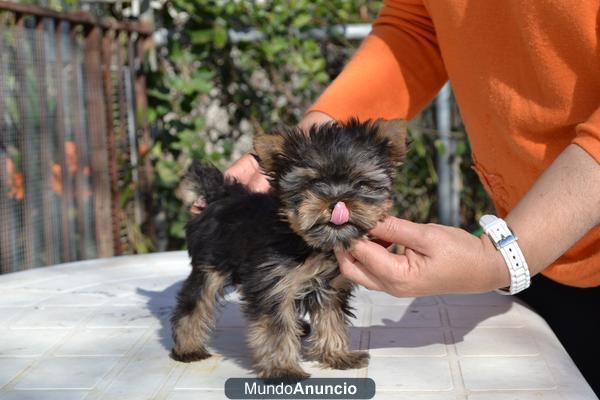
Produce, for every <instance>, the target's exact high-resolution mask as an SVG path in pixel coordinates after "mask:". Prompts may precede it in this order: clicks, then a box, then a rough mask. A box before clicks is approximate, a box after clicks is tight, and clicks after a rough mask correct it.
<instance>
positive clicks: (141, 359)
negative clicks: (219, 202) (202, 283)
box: [0, 252, 596, 400]
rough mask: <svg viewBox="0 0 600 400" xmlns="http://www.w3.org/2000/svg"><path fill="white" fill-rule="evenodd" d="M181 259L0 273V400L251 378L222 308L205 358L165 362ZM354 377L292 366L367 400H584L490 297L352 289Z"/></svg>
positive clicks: (518, 320)
mask: <svg viewBox="0 0 600 400" xmlns="http://www.w3.org/2000/svg"><path fill="white" fill-rule="evenodd" d="M188 272H189V264H188V258H187V255H186V254H185V253H183V252H176V253H161V254H154V255H144V256H131V257H119V258H113V259H103V260H94V261H85V262H79V263H72V264H63V265H59V266H55V267H50V268H40V269H36V270H32V271H27V272H21V273H15V274H9V275H3V276H0V400H4V399H44V400H53V399H57V400H58V399H60V400H71V399H84V398H85V399H126V400H135V399H169V400H175V399H202V400H210V399H222V398H224V394H223V383H224V381H225V380H226V379H227V378H229V377H249V376H251V373H250V370H249V369H248V367H249V361H248V351H247V349H246V346H245V344H244V335H245V330H244V320H243V318H242V317H241V314H240V312H239V309H238V307H237V304H236V303H235V302H231V303H229V304H227V305H226V306H225V308H224V310H223V313H222V314H221V317H220V319H219V323H218V329H217V331H216V333H215V334H214V335H213V337H214V340H213V343H212V346H213V349H214V351H215V353H217V354H218V355H216V356H213V357H212V358H210V359H208V360H205V361H202V362H198V363H193V364H182V363H178V362H175V361H173V360H171V359H170V358H169V357H168V353H169V350H170V348H171V338H170V336H171V335H170V327H169V323H168V319H169V314H170V311H171V309H172V307H173V304H174V299H175V294H176V292H177V289H178V287H179V284H180V283H181V281H182V279H183V278H184V277H185V276H187V273H188ZM355 306H356V308H357V319H356V320H355V321H354V327H353V328H352V330H351V335H352V339H353V346H354V347H355V348H360V349H368V350H369V351H370V353H371V361H370V364H369V366H368V368H365V369H362V370H350V371H334V370H327V369H319V367H318V366H316V365H314V364H311V363H306V365H305V368H306V369H307V370H308V371H310V372H311V373H312V374H313V376H314V377H335V376H340V377H371V378H373V379H374V380H375V382H376V385H377V395H376V398H377V399H411V400H438V399H444V400H446V399H448V400H450V399H452V400H456V399H469V400H484V399H486V400H487V399H489V400H512V399H518V400H530V399H549V400H556V399H565V400H577V399H596V396H594V394H593V392H592V391H591V389H590V388H589V386H588V385H587V383H586V382H585V381H584V379H583V378H582V376H581V374H580V373H579V371H578V370H577V369H576V367H575V366H574V364H573V362H572V361H571V359H570V358H569V356H568V355H567V354H566V352H565V351H564V349H563V348H562V346H561V345H560V344H559V342H558V340H557V339H556V337H555V336H554V334H553V333H552V332H551V330H550V329H549V328H548V326H547V325H546V323H545V322H544V321H543V320H542V319H541V318H540V317H538V316H537V315H536V314H535V313H533V312H531V311H530V310H529V309H527V308H526V307H524V306H522V305H521V304H519V303H516V302H513V300H512V299H511V298H510V297H504V296H500V295H495V294H485V295H472V296H441V297H428V298H421V299H396V298H393V297H390V296H387V295H384V294H382V293H376V292H368V291H366V290H359V291H358V293H357V296H356V301H355Z"/></svg>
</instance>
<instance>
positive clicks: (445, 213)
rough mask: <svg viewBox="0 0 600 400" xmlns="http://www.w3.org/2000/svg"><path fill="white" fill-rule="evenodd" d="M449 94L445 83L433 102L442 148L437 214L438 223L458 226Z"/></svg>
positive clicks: (455, 168) (454, 145)
mask: <svg viewBox="0 0 600 400" xmlns="http://www.w3.org/2000/svg"><path fill="white" fill-rule="evenodd" d="M451 93H452V89H451V88H450V83H449V82H447V83H446V84H445V85H444V86H443V87H442V90H441V91H440V93H439V94H438V96H437V98H436V100H435V105H436V121H437V131H438V132H439V134H440V141H441V147H442V149H441V151H440V152H438V157H437V166H438V177H439V181H438V214H439V219H440V223H442V224H444V225H450V226H458V225H460V209H459V207H460V175H459V171H458V163H457V160H456V157H455V153H456V142H455V140H454V138H453V137H452V132H451V128H452V118H451V117H452V114H451V111H450V110H451V108H450V96H451Z"/></svg>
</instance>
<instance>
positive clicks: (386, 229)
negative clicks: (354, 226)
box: [369, 216, 426, 253]
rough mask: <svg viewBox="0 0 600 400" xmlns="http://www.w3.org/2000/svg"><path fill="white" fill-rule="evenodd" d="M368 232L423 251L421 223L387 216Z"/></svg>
mask: <svg viewBox="0 0 600 400" xmlns="http://www.w3.org/2000/svg"><path fill="white" fill-rule="evenodd" d="M369 233H370V234H371V235H372V236H374V237H376V238H378V239H381V240H385V241H387V242H391V243H396V244H400V245H403V246H405V247H408V248H409V249H413V250H416V251H418V252H420V253H425V251H424V250H425V248H426V242H425V240H423V237H424V226H423V225H422V224H417V223H414V222H410V221H407V220H405V219H400V218H396V217H391V216H388V217H386V219H384V220H383V221H380V222H378V223H377V225H375V227H374V228H373V229H371V231H370V232H369Z"/></svg>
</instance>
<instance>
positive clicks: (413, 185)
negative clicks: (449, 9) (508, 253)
mask: <svg viewBox="0 0 600 400" xmlns="http://www.w3.org/2000/svg"><path fill="white" fill-rule="evenodd" d="M380 6H381V2H380V1H374V2H373V1H366V0H357V1H347V0H316V1H312V0H288V1H283V0H278V1H275V0H270V1H269V0H256V1H234V0H221V1H216V0H172V1H171V2H169V3H167V5H166V8H165V9H164V10H163V12H162V14H161V15H160V16H159V18H158V19H159V21H161V23H162V24H163V26H164V28H165V29H166V30H167V31H168V32H169V34H168V40H167V42H166V44H165V45H164V46H162V47H161V48H159V49H158V50H157V52H158V54H157V55H158V60H159V61H158V63H159V64H158V68H157V71H156V72H155V73H153V74H152V75H151V76H150V79H149V88H150V90H149V91H148V94H149V98H150V106H151V108H150V118H151V122H152V124H153V127H154V133H155V138H156V139H155V145H154V148H153V149H152V152H151V157H152V160H153V164H154V167H155V171H156V177H155V183H156V190H155V195H156V201H157V204H158V209H159V210H160V213H161V215H159V220H161V221H164V223H163V225H162V226H163V231H164V232H166V236H168V243H166V244H163V245H159V246H158V248H159V249H165V248H171V249H173V248H180V247H181V246H182V244H183V226H184V224H185V221H187V220H188V219H189V211H188V206H185V205H183V204H182V201H183V199H184V197H185V196H184V191H183V190H182V188H181V187H180V185H181V179H182V176H183V173H184V171H185V169H186V168H187V166H188V165H189V163H190V161H191V160H192V159H203V160H209V161H212V162H213V163H215V164H216V165H217V166H219V167H222V168H225V167H226V166H227V165H228V164H229V163H231V161H233V160H235V159H237V158H238V157H239V156H240V155H241V154H243V152H245V151H247V150H249V148H250V143H251V140H250V138H251V136H252V135H253V134H255V133H256V132H261V131H271V130H273V129H276V128H277V126H279V125H282V124H286V125H292V124H295V123H297V121H298V120H299V119H300V118H301V116H302V113H303V112H304V111H305V110H306V108H307V107H308V106H309V105H310V104H311V102H312V101H314V100H315V99H316V97H317V96H318V95H319V94H320V93H321V92H322V91H323V89H324V88H325V87H326V85H327V84H328V83H329V82H330V81H331V80H332V79H333V78H334V77H335V76H336V75H337V73H339V70H340V69H341V67H342V66H343V64H344V63H345V62H346V61H347V59H348V57H349V56H350V55H351V53H352V52H353V51H354V50H355V49H356V46H357V45H358V43H357V42H348V41H346V40H344V39H343V38H342V37H339V36H336V34H335V32H334V30H333V29H332V28H333V26H335V25H337V24H344V23H355V22H371V21H372V20H373V19H374V17H375V15H376V13H377V11H378V9H379V7H380ZM251 28H252V29H256V30H258V32H259V33H260V40H254V41H245V42H238V43H234V42H233V40H232V37H231V36H230V35H229V30H235V31H239V32H248V30H249V29H251ZM315 29H324V30H326V31H328V32H329V33H330V35H329V37H328V38H327V39H326V40H319V39H317V38H315V37H314V35H312V34H311V33H312V32H314V30H315ZM416 124H417V125H419V124H421V120H417V121H416ZM435 139H436V136H435V135H430V134H423V133H422V132H421V131H419V130H418V129H416V130H413V135H412V139H411V140H412V145H411V152H410V154H409V156H408V160H407V163H406V165H405V167H404V170H403V173H402V174H401V177H400V178H399V180H398V184H397V188H398V192H399V194H398V207H397V213H398V214H399V215H401V216H403V217H405V218H409V219H411V220H414V221H420V222H425V221H431V220H435V215H436V206H437V201H436V184H437V175H436V171H435V157H436V151H437V150H436V141H435ZM466 146H467V145H466V144H464V143H463V144H461V145H460V148H461V151H464V154H465V158H464V160H465V162H464V163H463V164H462V165H463V167H464V168H467V169H468V168H469V166H470V163H469V159H468V154H467V151H466V150H465V149H466ZM438 150H441V149H438ZM465 166H466V167H465ZM474 182H476V180H472V181H469V182H467V183H466V184H465V186H469V187H470V186H471V185H472V184H473V183H474ZM467 195H468V196H474V197H473V198H471V199H470V202H471V203H470V204H471V205H473V206H474V207H479V206H480V205H481V204H484V203H485V201H486V200H485V197H484V196H483V197H482V196H480V195H481V193H470V192H469V193H467ZM477 196H480V197H477ZM471 223H472V215H467V214H465V225H466V226H469V225H470V224H471Z"/></svg>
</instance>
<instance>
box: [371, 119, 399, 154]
mask: <svg viewBox="0 0 600 400" xmlns="http://www.w3.org/2000/svg"><path fill="white" fill-rule="evenodd" d="M373 124H374V126H376V127H377V136H379V137H381V138H382V139H384V138H385V139H387V140H389V142H390V148H389V152H390V158H391V159H392V160H393V161H394V162H395V163H397V164H401V163H402V161H403V160H404V155H405V154H406V132H407V126H408V125H407V122H406V121H405V120H402V119H392V120H385V119H378V120H376V121H375V122H373Z"/></svg>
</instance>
